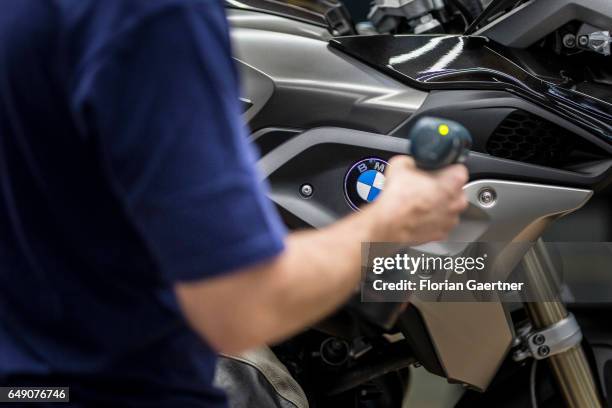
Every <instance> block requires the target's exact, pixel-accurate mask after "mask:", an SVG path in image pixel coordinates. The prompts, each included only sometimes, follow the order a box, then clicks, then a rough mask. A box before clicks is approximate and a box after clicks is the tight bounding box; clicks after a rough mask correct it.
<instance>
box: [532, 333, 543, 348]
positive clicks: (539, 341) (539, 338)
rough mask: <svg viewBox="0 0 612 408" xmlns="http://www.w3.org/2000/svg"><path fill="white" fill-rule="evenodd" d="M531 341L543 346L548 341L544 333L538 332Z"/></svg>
mask: <svg viewBox="0 0 612 408" xmlns="http://www.w3.org/2000/svg"><path fill="white" fill-rule="evenodd" d="M531 341H533V344H535V345H536V346H541V345H542V344H544V342H545V341H546V337H544V335H542V334H536V335H535V336H533V339H532V340H531Z"/></svg>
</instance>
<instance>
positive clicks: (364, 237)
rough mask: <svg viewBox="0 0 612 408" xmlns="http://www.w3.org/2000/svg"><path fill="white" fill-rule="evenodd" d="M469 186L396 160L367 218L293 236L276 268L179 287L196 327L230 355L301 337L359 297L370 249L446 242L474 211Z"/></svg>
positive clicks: (453, 173) (457, 176) (456, 175)
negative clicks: (364, 255)
mask: <svg viewBox="0 0 612 408" xmlns="http://www.w3.org/2000/svg"><path fill="white" fill-rule="evenodd" d="M466 179H467V175H466V171H465V168H463V167H462V166H454V167H452V168H449V169H447V170H444V171H442V172H440V173H438V174H436V175H430V174H425V173H423V172H420V171H418V170H416V169H415V168H414V164H413V163H412V161H411V160H409V159H407V158H397V159H395V160H393V161H392V162H391V166H390V167H389V170H388V172H387V185H386V187H385V190H384V192H383V193H382V194H381V196H380V198H379V199H378V200H377V201H376V203H374V204H372V205H370V206H368V207H367V208H366V209H365V210H364V211H361V212H360V213H356V214H353V215H351V216H349V217H346V218H345V219H343V220H341V221H339V222H337V223H335V224H333V225H331V226H329V227H326V228H324V229H321V230H318V231H303V232H295V233H292V234H290V235H289V237H288V238H287V241H286V248H285V250H284V251H283V253H282V254H281V255H279V256H278V257H276V258H275V259H272V260H270V261H269V262H266V263H262V264H259V265H256V266H252V267H249V268H245V269H243V270H239V271H235V272H232V273H230V274H227V275H224V276H222V277H218V278H212V279H207V280H203V281H199V282H193V283H181V284H178V285H176V293H177V296H178V299H179V302H180V304H181V307H182V309H183V311H184V313H185V316H186V318H187V320H188V322H189V323H190V324H191V325H192V327H193V328H194V329H195V330H196V331H197V332H198V333H200V334H201V335H202V336H204V337H205V338H206V339H207V341H208V342H209V343H210V344H211V345H212V347H214V348H215V349H217V350H219V351H225V352H237V351H241V350H245V349H248V348H252V347H256V346H260V345H263V344H267V343H271V342H275V341H279V340H281V339H283V338H285V337H287V336H290V335H292V334H294V333H296V332H298V331H299V330H301V329H303V328H304V327H306V326H308V325H309V324H312V323H314V322H316V321H318V320H319V319H321V318H323V317H324V316H326V315H327V314H329V313H331V312H332V311H333V310H334V309H336V308H337V307H338V306H339V305H340V304H341V303H342V302H344V301H345V300H346V299H347V298H348V297H349V296H350V294H351V293H352V292H353V291H354V290H355V288H356V287H357V284H358V282H359V278H360V263H361V243H362V242H376V241H389V242H390V241H395V242H411V243H415V244H416V243H422V242H427V241H432V240H437V239H442V238H444V236H445V235H446V234H447V233H448V232H449V231H450V230H451V229H452V228H453V227H454V225H456V223H457V222H458V215H459V213H460V212H461V211H462V210H463V209H464V208H465V206H466V201H465V197H464V196H463V194H462V192H461V187H462V185H463V184H464V183H465V181H466ZM204 267H205V266H204Z"/></svg>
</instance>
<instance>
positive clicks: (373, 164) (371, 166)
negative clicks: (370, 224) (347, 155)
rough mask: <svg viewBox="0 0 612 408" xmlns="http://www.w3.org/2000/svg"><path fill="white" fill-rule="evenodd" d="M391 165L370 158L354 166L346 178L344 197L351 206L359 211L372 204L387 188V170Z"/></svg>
mask: <svg viewBox="0 0 612 408" xmlns="http://www.w3.org/2000/svg"><path fill="white" fill-rule="evenodd" d="M388 165H389V164H388V163H387V162H386V161H384V160H382V159H379V158H376V157H370V158H367V159H363V160H360V161H358V162H357V163H355V164H353V165H352V166H351V168H350V169H349V171H348V172H347V173H346V176H345V177H344V196H345V197H346V201H347V202H348V203H349V205H350V206H351V207H352V208H353V209H355V210H358V209H359V208H360V207H361V206H362V205H364V204H367V203H371V202H372V201H374V200H375V199H376V197H378V195H379V194H380V192H381V191H382V189H383V188H384V186H385V169H386V167H387V166H388Z"/></svg>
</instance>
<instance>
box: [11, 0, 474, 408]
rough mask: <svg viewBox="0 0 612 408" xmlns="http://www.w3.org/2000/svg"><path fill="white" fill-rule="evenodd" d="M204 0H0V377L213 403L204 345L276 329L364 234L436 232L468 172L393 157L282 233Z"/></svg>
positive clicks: (289, 325)
mask: <svg viewBox="0 0 612 408" xmlns="http://www.w3.org/2000/svg"><path fill="white" fill-rule="evenodd" d="M224 17H225V16H224V11H223V8H222V4H221V2H220V1H218V0H104V1H96V0H54V1H40V0H3V1H2V2H0V385H12V386H16V385H32V386H44V385H69V386H70V387H71V399H72V401H73V402H76V403H79V404H80V405H83V406H92V405H94V406H105V407H118V406H167V407H217V406H223V405H224V404H225V398H224V396H223V395H222V393H221V392H220V391H218V390H216V389H215V388H213V386H212V385H211V383H212V377H213V372H214V366H215V352H216V351H239V350H244V349H247V348H251V347H255V346H259V345H262V344H266V343H269V342H273V341H277V340H279V339H282V338H285V337H287V336H289V335H291V334H292V333H295V332H296V331H298V330H300V329H302V328H304V327H305V326H307V325H308V324H310V323H313V322H315V321H316V320H317V319H320V318H322V317H323V316H325V315H326V314H328V313H330V312H331V311H333V310H334V308H336V307H338V305H340V304H341V303H342V302H343V301H345V300H346V298H347V297H348V296H349V295H350V293H351V292H352V290H353V288H354V287H355V286H356V284H357V282H358V281H359V274H360V272H359V269H360V268H359V264H360V243H361V242H363V241H409V242H413V243H419V242H426V241H429V240H434V239H439V238H442V237H443V236H444V235H445V234H446V233H448V231H449V230H450V229H451V228H452V227H453V226H454V225H455V223H456V222H457V217H458V214H459V213H460V212H461V211H462V210H463V209H464V208H465V206H466V202H465V198H464V197H463V195H462V192H461V191H462V190H461V187H462V185H463V184H464V183H465V181H466V171H465V169H464V168H463V167H461V166H454V167H451V168H449V169H447V170H444V171H442V172H439V173H437V174H435V175H429V174H425V173H423V172H420V171H418V170H416V169H415V168H414V166H413V164H412V162H411V161H410V160H409V159H407V158H397V159H394V160H393V161H392V165H391V167H390V168H389V170H388V174H387V176H388V178H387V185H386V189H385V191H384V192H383V193H382V195H381V197H380V198H379V199H378V200H377V201H376V203H374V204H372V205H370V206H369V207H368V208H366V209H365V210H364V211H362V212H360V213H359V214H355V215H352V216H350V217H347V218H346V219H344V220H342V221H340V222H338V223H337V224H335V225H332V226H330V227H328V228H325V229H322V230H320V231H310V232H299V233H293V234H288V235H286V231H285V230H284V228H283V225H282V224H281V221H280V220H279V217H278V215H277V214H276V213H275V210H274V209H273V207H272V205H271V204H270V202H269V201H268V200H267V199H266V190H265V186H262V185H261V184H260V183H259V182H258V177H257V175H256V174H255V170H254V161H255V157H254V154H253V152H252V151H251V148H250V146H249V145H248V144H247V137H246V135H245V130H244V128H243V125H242V123H241V120H240V107H239V104H238V78H237V74H236V70H235V67H234V65H233V63H232V59H231V50H230V43H229V38H228V30H227V24H226V21H225V18H224Z"/></svg>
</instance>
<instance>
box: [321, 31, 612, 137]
mask: <svg viewBox="0 0 612 408" xmlns="http://www.w3.org/2000/svg"><path fill="white" fill-rule="evenodd" d="M330 44H331V46H333V47H336V48H338V49H340V50H342V51H344V52H346V53H347V54H349V55H351V56H353V57H355V58H358V59H359V60H361V61H363V62H365V63H367V64H369V65H371V66H374V67H376V68H378V69H380V70H381V71H384V72H386V73H388V74H389V75H392V76H393V77H395V78H396V79H398V80H400V81H403V82H405V83H407V84H409V85H411V86H414V87H417V88H421V89H425V90H432V89H494V90H506V91H510V92H513V93H515V94H517V95H519V96H521V97H522V98H524V99H527V100H529V101H531V102H533V103H536V104H538V105H540V106H541V107H543V108H544V109H547V110H549V111H552V112H553V113H555V114H557V115H559V116H561V117H563V118H565V119H567V120H568V121H570V122H572V123H575V124H576V125H578V126H580V127H581V128H583V129H585V130H587V131H589V132H590V133H592V134H593V135H596V136H597V137H598V138H600V139H601V140H603V141H605V142H606V143H608V144H612V105H610V104H608V103H606V102H603V101H601V100H599V99H596V98H593V97H590V96H588V95H585V94H582V93H579V92H575V91H572V90H571V89H567V88H563V87H561V86H559V85H556V84H553V83H550V82H546V81H544V80H541V79H540V78H538V77H536V76H534V75H532V74H530V73H529V72H527V71H525V70H524V69H522V68H521V67H519V66H518V65H517V64H515V63H514V62H512V61H511V60H509V59H508V58H506V57H505V56H504V55H502V53H501V52H502V50H501V49H499V47H498V46H496V45H493V44H492V43H490V42H489V41H488V40H487V39H486V38H484V37H465V36H453V35H442V36H423V35H420V36H415V35H396V36H393V35H375V36H360V37H358V36H347V37H337V38H335V39H333V40H332V41H331V43H330Z"/></svg>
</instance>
